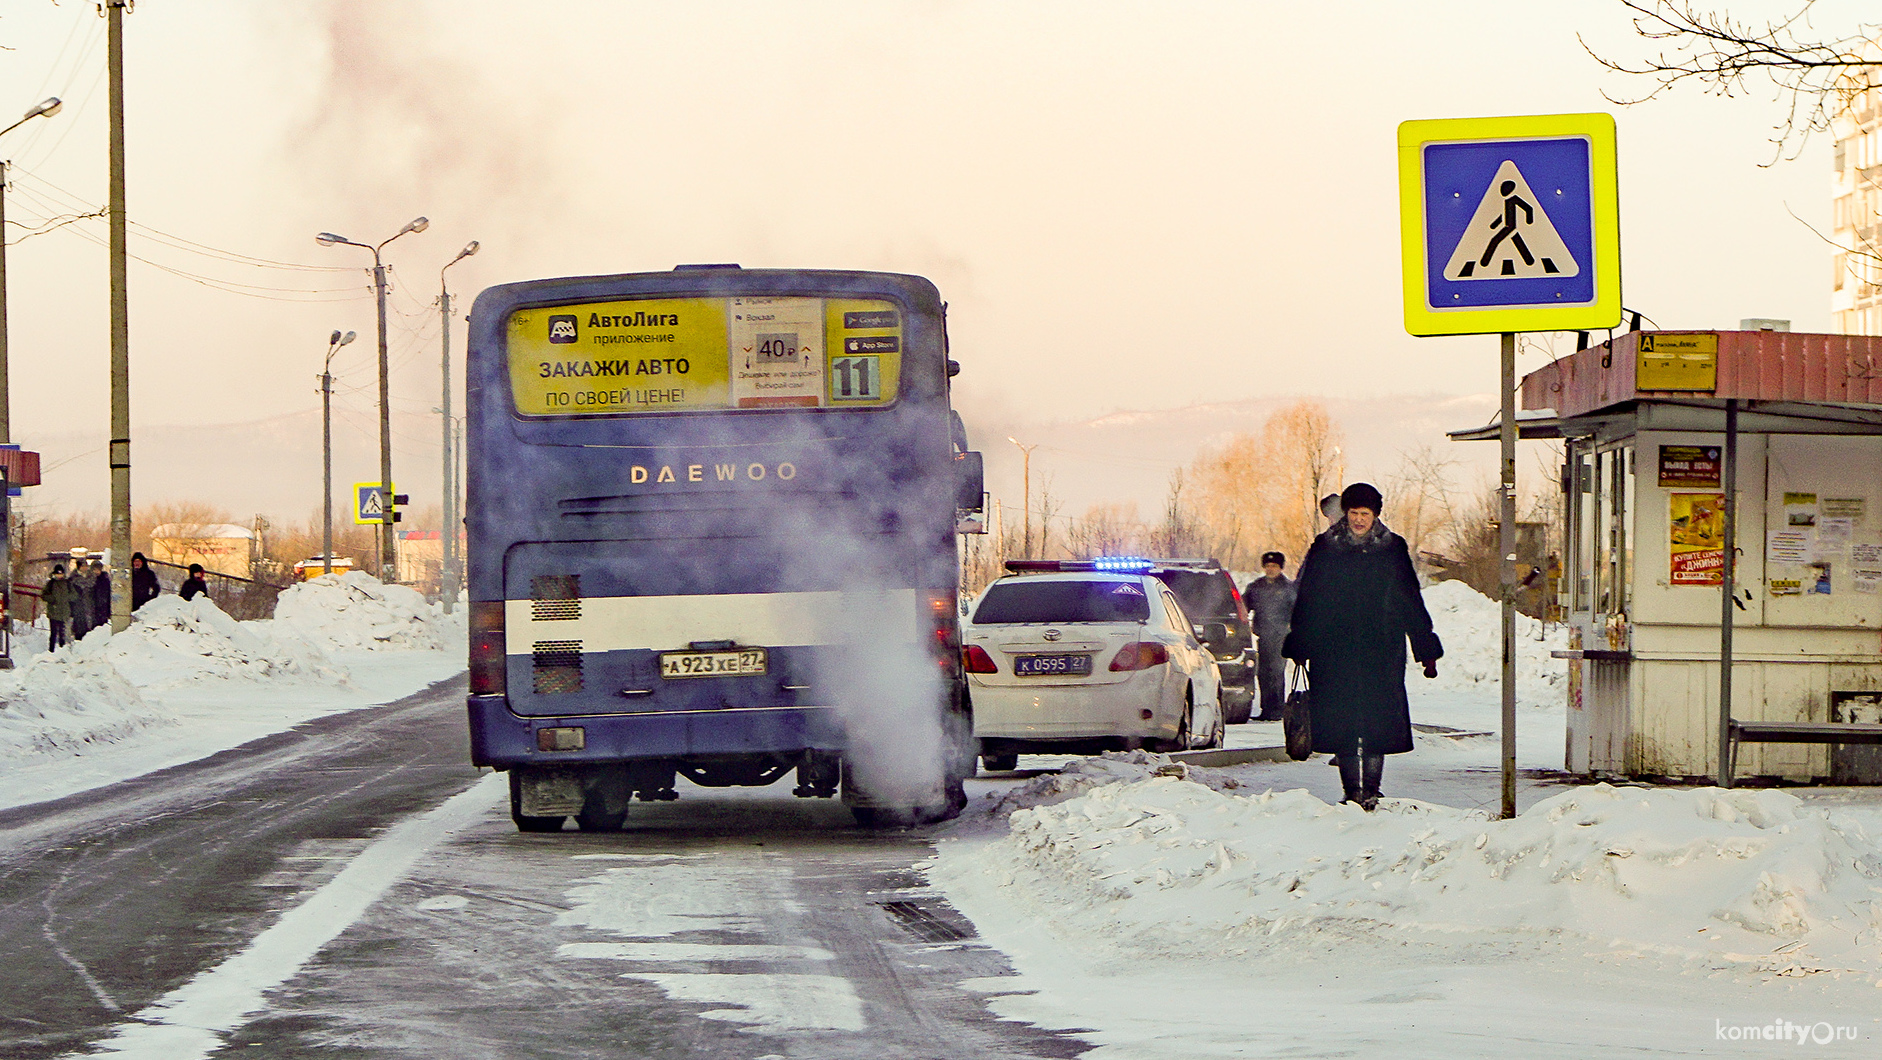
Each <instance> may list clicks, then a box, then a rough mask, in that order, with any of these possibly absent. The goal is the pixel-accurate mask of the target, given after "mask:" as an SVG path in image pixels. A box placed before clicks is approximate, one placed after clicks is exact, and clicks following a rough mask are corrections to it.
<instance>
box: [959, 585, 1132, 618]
mask: <svg viewBox="0 0 1882 1060" xmlns="http://www.w3.org/2000/svg"><path fill="white" fill-rule="evenodd" d="M1149 617H1150V599H1149V597H1147V596H1145V595H1144V590H1143V587H1142V586H1140V585H1138V584H1136V583H1135V582H1124V581H1049V582H995V583H994V584H993V585H992V586H991V587H990V588H988V589H987V595H986V596H984V597H982V598H981V600H980V606H979V607H977V608H975V609H974V622H975V623H976V624H978V625H996V624H999V623H1014V622H1066V623H1070V622H1142V621H1144V620H1145V619H1147V618H1149Z"/></svg>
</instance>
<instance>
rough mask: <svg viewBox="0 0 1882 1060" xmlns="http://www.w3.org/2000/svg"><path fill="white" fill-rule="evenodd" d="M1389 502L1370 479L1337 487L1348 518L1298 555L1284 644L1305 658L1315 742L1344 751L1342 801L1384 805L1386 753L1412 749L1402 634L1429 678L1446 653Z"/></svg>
mask: <svg viewBox="0 0 1882 1060" xmlns="http://www.w3.org/2000/svg"><path fill="white" fill-rule="evenodd" d="M1383 503H1384V498H1382V497H1380V496H1379V491H1378V490H1377V489H1374V488H1373V487H1372V486H1370V485H1368V484H1367V483H1364V482H1356V483H1354V484H1353V485H1351V486H1348V487H1346V491H1345V492H1344V493H1342V494H1340V507H1341V508H1342V509H1343V510H1344V511H1345V513H1346V517H1345V519H1344V520H1342V521H1341V522H1340V523H1338V524H1336V525H1335V526H1333V527H1332V528H1331V529H1329V530H1327V531H1326V532H1325V533H1323V534H1321V535H1320V536H1319V537H1317V538H1315V539H1314V543H1313V547H1312V548H1309V549H1308V550H1307V558H1306V559H1305V560H1303V561H1301V565H1300V581H1299V582H1298V583H1297V587H1296V588H1297V593H1298V599H1297V600H1296V601H1295V603H1294V615H1293V622H1292V626H1293V628H1292V630H1291V631H1290V632H1289V633H1288V636H1287V649H1286V654H1287V657H1288V658H1290V659H1293V660H1294V661H1296V662H1301V663H1305V664H1306V665H1307V667H1308V676H1309V680H1310V682H1311V684H1312V687H1313V749H1314V750H1316V751H1320V752H1323V753H1325V754H1331V755H1337V756H1338V761H1339V768H1340V781H1341V783H1342V785H1343V786H1344V787H1345V789H1346V798H1345V799H1344V800H1343V801H1346V802H1353V803H1358V804H1359V806H1360V807H1361V808H1363V809H1366V810H1372V809H1373V808H1375V807H1376V806H1377V805H1378V804H1379V781H1380V779H1381V777H1382V776H1383V775H1384V772H1385V756H1386V755H1390V754H1402V753H1403V752H1406V751H1409V750H1411V749H1412V730H1411V705H1410V703H1408V702H1407V701H1406V698H1405V641H1406V638H1407V637H1410V639H1411V650H1412V656H1413V657H1414V658H1416V659H1417V660H1418V661H1419V662H1421V663H1423V664H1424V668H1425V676H1426V677H1436V676H1437V675H1438V660H1439V659H1440V658H1442V657H1443V655H1444V646H1443V645H1442V644H1441V643H1439V641H1438V635H1437V634H1436V633H1433V632H1432V631H1431V613H1430V612H1429V611H1427V610H1425V601H1424V596H1423V595H1422V594H1421V593H1420V592H1419V589H1418V575H1417V573H1416V572H1414V571H1413V570H1412V565H1411V552H1410V550H1409V549H1408V548H1407V547H1406V545H1405V539H1404V538H1402V537H1400V536H1398V535H1397V534H1395V533H1393V532H1392V531H1390V530H1388V529H1386V527H1385V524H1384V523H1382V522H1380V521H1379V508H1380V506H1381V505H1382V504H1383Z"/></svg>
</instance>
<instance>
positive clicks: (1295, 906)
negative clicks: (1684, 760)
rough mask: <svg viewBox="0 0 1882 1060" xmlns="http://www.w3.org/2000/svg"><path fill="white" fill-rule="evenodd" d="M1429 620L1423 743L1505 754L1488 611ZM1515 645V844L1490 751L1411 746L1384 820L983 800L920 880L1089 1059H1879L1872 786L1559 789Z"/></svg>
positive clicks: (1538, 677)
mask: <svg viewBox="0 0 1882 1060" xmlns="http://www.w3.org/2000/svg"><path fill="white" fill-rule="evenodd" d="M1426 595H1427V600H1428V602H1429V603H1430V606H1431V609H1432V611H1433V617H1434V620H1435V621H1436V622H1437V624H1438V628H1439V631H1440V633H1441V634H1442V635H1443V637H1444V640H1445V644H1446V648H1447V652H1448V654H1447V656H1446V659H1445V661H1444V663H1441V664H1440V676H1439V678H1438V679H1437V680H1434V681H1427V680H1425V679H1424V678H1423V677H1422V676H1421V675H1417V676H1409V677H1408V680H1407V684H1408V687H1409V688H1410V691H1411V692H1412V717H1413V721H1414V722H1419V723H1427V724H1433V725H1442V726H1447V727H1449V728H1452V729H1457V730H1464V731H1466V732H1487V733H1491V734H1494V733H1495V732H1496V730H1497V729H1498V727H1499V726H1498V711H1499V706H1498V705H1499V691H1498V684H1497V680H1498V675H1499V673H1500V660H1499V649H1498V636H1497V626H1496V608H1495V605H1494V604H1493V603H1492V602H1491V601H1489V600H1486V599H1484V598H1483V597H1481V596H1479V595H1477V594H1475V593H1472V592H1470V591H1469V590H1468V589H1465V588H1464V587H1463V586H1461V585H1440V586H1436V587H1434V588H1433V589H1431V590H1429V591H1427V594H1426ZM1520 632H1521V634H1522V636H1523V638H1524V639H1522V640H1521V642H1520V644H1519V651H1520V663H1519V667H1518V669H1519V690H1520V694H1519V710H1518V722H1517V733H1518V765H1519V768H1521V769H1523V770H1528V771H1530V772H1529V774H1528V775H1526V776H1525V777H1524V778H1523V780H1522V782H1521V784H1520V786H1519V799H1518V806H1519V809H1521V810H1522V812H1521V813H1520V814H1519V816H1518V817H1517V818H1515V819H1514V820H1509V821H1499V820H1494V819H1493V817H1494V815H1495V813H1496V810H1497V807H1498V804H1499V802H1500V787H1499V773H1498V758H1499V754H1500V740H1499V739H1497V738H1496V737H1495V736H1494V735H1490V736H1478V737H1471V736H1461V737H1447V736H1440V735H1431V734H1424V733H1421V734H1420V735H1419V737H1418V746H1417V749H1416V750H1414V751H1413V752H1411V753H1410V754H1405V755H1397V756H1393V757H1392V758H1390V759H1388V764H1387V768H1386V775H1385V785H1384V787H1385V792H1386V794H1387V796H1388V798H1387V799H1386V800H1385V802H1384V804H1383V805H1382V807H1381V809H1380V811H1379V812H1378V813H1376V814H1366V813H1364V812H1362V811H1360V810H1359V809H1358V808H1356V807H1352V806H1342V805H1337V804H1336V803H1337V800H1338V799H1339V796H1340V785H1339V780H1338V775H1337V773H1336V771H1335V770H1332V769H1330V768H1328V766H1327V760H1326V759H1325V758H1324V757H1315V758H1313V759H1310V760H1308V761H1306V762H1300V763H1283V764H1255V765H1248V766H1242V767H1235V768H1227V769H1196V768H1191V767H1185V766H1180V765H1175V764H1173V763H1170V762H1169V761H1168V760H1167V759H1162V758H1160V757H1159V756H1155V755H1145V754H1142V753H1138V754H1134V755H1116V756H1107V757H1106V758H1104V759H1097V760H1084V761H1075V762H1071V763H1070V764H1069V765H1068V766H1067V768H1066V770H1065V771H1064V772H1063V773H1060V774H1058V775H1049V776H1040V777H1036V778H1034V779H1032V780H1030V781H1028V782H1026V783H1025V784H1022V785H1020V786H1017V787H1014V786H1010V785H1009V786H1004V787H1000V788H993V789H980V791H979V796H980V797H979V798H978V799H977V800H976V802H975V804H974V805H973V806H972V807H971V808H970V810H969V812H968V814H967V815H965V816H964V817H963V819H962V820H961V821H960V822H958V823H957V824H956V825H955V826H953V827H952V828H951V830H950V833H949V834H948V835H947V836H946V837H945V838H943V839H942V840H941V842H940V844H939V853H938V856H937V857H936V858H935V859H934V860H933V861H932V863H931V865H930V869H929V875H930V879H931V882H932V883H933V884H934V885H935V886H936V887H937V889H938V890H939V891H940V892H941V893H942V894H944V895H945V896H946V897H947V899H948V900H949V901H950V902H951V903H952V904H953V905H954V906H955V907H956V908H958V909H959V910H960V911H961V912H962V913H964V914H966V915H967V916H968V917H969V918H970V919H972V920H973V921H974V923H975V925H976V926H977V927H978V928H979V930H980V932H981V935H982V938H983V939H984V940H985V941H986V942H988V943H989V944H990V945H993V946H995V947H996V948H998V949H1000V950H1002V951H1003V952H1005V953H1007V954H1009V955H1010V956H1011V957H1012V958H1013V960H1014V962H1015V965H1016V966H1017V968H1018V970H1019V972H1020V977H1019V979H1018V981H1017V982H1016V981H1015V980H1012V979H1005V980H999V981H988V982H987V983H986V984H984V985H985V987H986V989H988V990H989V991H990V992H992V991H997V994H994V995H993V996H991V997H990V999H989V1000H990V1003H991V1004H992V1006H993V1008H994V1010H995V1011H996V1012H998V1013H999V1014H1000V1015H1002V1016H1004V1017H1007V1018H1010V1019H1019V1020H1025V1021H1027V1022H1031V1023H1036V1024H1039V1025H1041V1026H1045V1027H1049V1028H1057V1029H1070V1030H1077V1031H1079V1032H1080V1034H1081V1036H1082V1037H1086V1038H1088V1039H1089V1040H1091V1041H1093V1042H1094V1043H1097V1044H1098V1046H1099V1048H1098V1049H1096V1050H1095V1051H1094V1052H1093V1053H1091V1054H1088V1055H1090V1056H1092V1057H1096V1058H1102V1060H1120V1058H1128V1057H1158V1058H1166V1057H1169V1056H1173V1055H1188V1056H1301V1055H1314V1056H1325V1055H1354V1054H1361V1053H1376V1054H1390V1055H1399V1056H1460V1055H1489V1054H1493V1053H1504V1052H1515V1053H1518V1054H1520V1055H1524V1056H1585V1055H1589V1054H1590V1053H1598V1054H1600V1055H1630V1054H1635V1055H1648V1054H1652V1055H1664V1054H1674V1055H1699V1054H1722V1055H1760V1054H1768V1053H1773V1052H1777V1051H1783V1052H1785V1053H1786V1054H1787V1055H1812V1056H1821V1055H1846V1056H1863V1055H1874V1050H1875V1048H1876V1043H1877V1041H1878V1040H1882V1015H1878V1014H1879V1013H1882V793H1878V792H1876V791H1874V790H1873V789H1847V788H1846V789H1825V788H1812V789H1792V790H1788V791H1778V790H1762V791H1760V790H1738V791H1732V792H1724V791H1718V790H1715V789H1706V788H1702V789H1686V790H1678V789H1664V788H1645V787H1631V786H1628V787H1613V786H1608V785H1572V784H1568V783H1566V782H1565V781H1564V780H1563V779H1562V778H1560V777H1557V776H1554V775H1553V774H1552V771H1555V770H1559V769H1560V768H1561V766H1562V747H1563V736H1564V732H1563V726H1564V721H1563V707H1562V702H1563V700H1562V681H1563V676H1562V672H1561V670H1560V669H1559V664H1556V663H1554V662H1553V661H1552V660H1550V659H1549V658H1548V652H1549V650H1551V649H1552V648H1556V647H1560V644H1559V643H1553V642H1552V640H1551V639H1550V638H1543V637H1541V635H1540V634H1541V631H1540V629H1539V628H1538V627H1536V626H1535V625H1534V624H1530V625H1529V626H1528V628H1526V629H1524V630H1522V631H1520ZM1412 673H1413V674H1416V671H1413V672H1412ZM1276 730H1278V726H1276V725H1271V724H1270V725H1249V726H1240V727H1237V729H1235V730H1232V739H1231V745H1232V746H1233V745H1236V744H1241V745H1244V746H1246V745H1252V744H1264V743H1265V744H1278V743H1279V742H1280V734H1279V732H1278V731H1276ZM1022 764H1023V765H1034V766H1043V765H1048V764H1051V765H1056V764H1058V763H1056V762H1051V763H1048V762H1047V761H1044V760H1028V761H1026V762H1023V763H1022ZM1394 796H1396V797H1394ZM1016 987H1017V989H1015V988H1016Z"/></svg>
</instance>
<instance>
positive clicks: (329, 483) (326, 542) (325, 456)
mask: <svg viewBox="0 0 1882 1060" xmlns="http://www.w3.org/2000/svg"><path fill="white" fill-rule="evenodd" d="M354 337H355V335H354V333H353V332H351V331H349V332H347V333H346V334H344V335H342V334H340V330H339V329H338V328H335V329H334V331H333V337H332V338H330V339H328V340H327V363H326V366H325V367H323V368H321V370H320V453H321V458H320V472H321V479H320V485H321V490H320V497H321V506H322V509H323V510H324V512H325V521H324V522H323V523H322V524H321V525H322V527H323V529H322V530H321V533H320V573H322V574H332V573H333V354H334V352H335V351H336V350H338V349H339V348H340V347H342V346H344V345H346V344H347V343H349V342H352V341H353V339H354Z"/></svg>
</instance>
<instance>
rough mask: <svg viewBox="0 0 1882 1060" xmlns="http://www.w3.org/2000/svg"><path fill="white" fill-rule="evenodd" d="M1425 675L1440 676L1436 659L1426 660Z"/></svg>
mask: <svg viewBox="0 0 1882 1060" xmlns="http://www.w3.org/2000/svg"><path fill="white" fill-rule="evenodd" d="M1425 676H1426V677H1436V676H1438V661H1437V660H1436V659H1427V660H1425Z"/></svg>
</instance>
